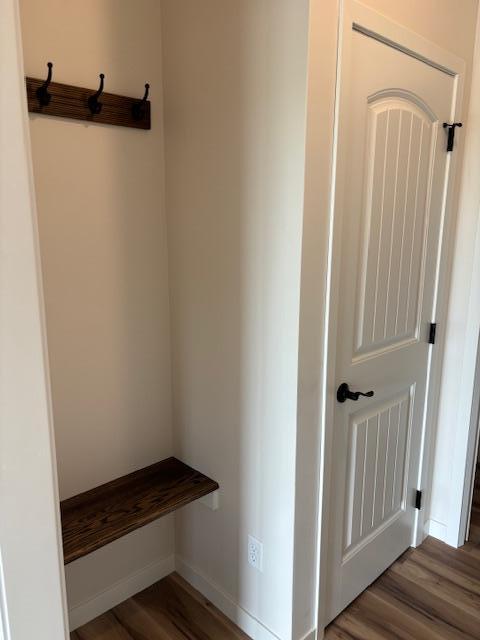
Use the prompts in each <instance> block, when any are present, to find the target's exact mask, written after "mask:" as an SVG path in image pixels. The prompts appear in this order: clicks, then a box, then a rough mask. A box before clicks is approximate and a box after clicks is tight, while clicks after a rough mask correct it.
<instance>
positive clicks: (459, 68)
mask: <svg viewBox="0 0 480 640" xmlns="http://www.w3.org/2000/svg"><path fill="white" fill-rule="evenodd" d="M354 26H355V29H356V30H360V31H362V32H363V33H365V34H369V35H371V37H375V38H376V39H378V40H380V41H381V42H383V43H385V44H387V45H389V46H392V47H394V48H397V49H399V50H401V51H402V52H404V53H406V54H407V55H411V56H413V57H415V58H417V59H418V60H421V61H422V62H424V63H426V64H430V65H431V66H434V67H436V68H438V69H441V70H442V71H445V72H447V73H448V74H449V75H451V76H452V77H453V78H454V79H455V83H456V95H455V100H454V107H453V109H452V113H451V121H452V122H457V121H459V120H460V121H461V115H462V104H463V87H464V76H465V66H466V65H465V62H464V61H463V60H462V59H461V58H459V57H457V56H455V55H454V54H452V53H450V52H448V51H446V50H444V49H442V48H441V47H439V46H437V45H436V44H434V43H431V42H429V41H428V40H426V39H424V38H422V37H421V36H419V35H418V34H416V33H414V32H412V31H410V30H409V29H406V28H405V27H402V26H400V25H398V24H396V23H394V22H392V21H390V20H388V19H387V18H385V17H384V16H382V15H380V14H378V13H377V12H375V11H373V10H371V9H369V8H367V7H365V6H364V5H361V4H359V3H358V2H356V1H355V0H341V1H340V4H339V11H338V41H337V80H336V97H335V124H334V128H335V132H334V139H333V149H332V156H333V161H332V179H331V191H330V215H329V238H328V254H329V255H328V273H327V296H326V298H327V300H326V302H327V305H326V315H327V322H326V332H325V340H324V361H323V380H322V396H323V403H322V415H321V427H320V428H321V435H320V446H321V453H320V479H319V487H320V489H319V510H318V513H319V523H318V530H319V554H318V555H319V562H318V574H317V594H318V608H317V637H318V638H321V637H323V629H324V627H325V620H326V614H325V610H324V602H325V600H326V598H325V594H326V593H328V591H327V590H328V588H329V585H328V584H327V577H326V576H327V571H326V567H327V561H326V559H327V555H328V530H329V513H330V500H331V499H332V497H333V496H331V481H330V478H331V470H332V469H331V460H332V434H333V428H334V422H333V415H334V407H335V402H336V398H335V390H336V386H337V382H338V381H337V379H336V371H335V360H336V358H335V355H336V340H337V335H336V324H337V314H338V306H339V296H340V291H339V272H340V245H339V242H340V234H339V233H336V230H337V228H339V225H341V222H342V221H341V219H340V214H339V211H341V210H342V207H341V205H340V206H338V207H337V205H339V203H340V201H341V197H342V194H341V192H340V190H339V189H338V188H337V184H341V183H342V180H338V174H337V157H338V127H339V114H340V111H341V108H342V102H341V101H342V99H344V98H342V96H341V93H340V87H341V82H342V78H343V76H344V74H345V72H346V69H345V63H344V62H343V52H344V51H345V50H346V49H345V48H346V47H348V46H350V42H351V37H352V33H353V27H354ZM346 58H347V57H346ZM347 59H348V58H347ZM457 156H458V152H455V151H454V152H453V153H451V154H449V157H448V160H447V182H446V193H445V197H444V211H443V227H442V232H441V239H440V252H439V260H438V264H437V273H436V283H435V295H434V309H435V313H434V318H432V321H436V322H437V323H438V331H437V340H436V344H435V346H434V347H433V348H432V349H431V350H430V355H429V364H428V374H427V397H426V405H425V406H426V408H425V412H424V420H423V427H422V446H421V456H420V471H419V478H418V488H421V489H422V490H423V491H424V495H425V491H426V490H427V488H428V486H429V478H430V472H431V466H432V465H431V457H432V441H433V433H432V432H433V425H434V424H435V421H436V418H437V407H438V397H439V389H440V378H441V365H442V356H443V345H444V337H445V324H446V322H445V321H446V317H447V304H448V291H449V284H450V271H451V262H452V253H453V246H454V233H453V231H454V229H455V218H456V216H455V207H454V205H455V203H456V202H457V200H458V187H459V185H458V181H457V180H456V167H457V165H458V159H457ZM425 498H426V499H425V500H424V505H427V503H428V495H425ZM425 513H426V508H425V506H424V507H423V508H422V510H420V511H418V512H417V517H416V522H415V532H414V540H412V544H413V545H414V546H417V545H418V544H420V543H421V542H422V541H423V540H424V538H425V537H426V533H425V524H426V522H425Z"/></svg>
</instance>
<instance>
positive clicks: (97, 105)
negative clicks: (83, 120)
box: [88, 73, 105, 116]
mask: <svg viewBox="0 0 480 640" xmlns="http://www.w3.org/2000/svg"><path fill="white" fill-rule="evenodd" d="M104 78H105V74H104V73H101V74H100V87H99V88H98V91H97V92H95V93H94V94H93V95H91V96H90V97H89V98H88V108H89V109H90V111H91V112H92V115H94V116H95V115H98V114H99V113H100V111H101V110H102V107H103V104H102V103H101V102H99V100H98V99H99V97H100V96H101V95H102V91H103V80H104Z"/></svg>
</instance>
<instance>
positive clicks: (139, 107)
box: [132, 82, 150, 120]
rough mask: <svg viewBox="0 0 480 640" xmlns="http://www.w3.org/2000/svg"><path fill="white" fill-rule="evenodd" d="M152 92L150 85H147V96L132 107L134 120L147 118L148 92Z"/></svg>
mask: <svg viewBox="0 0 480 640" xmlns="http://www.w3.org/2000/svg"><path fill="white" fill-rule="evenodd" d="M149 91H150V85H149V84H148V82H147V84H146V85H145V94H144V96H143V98H142V99H141V100H137V101H136V102H134V103H133V105H132V116H133V119H134V120H143V118H144V116H145V105H146V104H147V99H148V92H149Z"/></svg>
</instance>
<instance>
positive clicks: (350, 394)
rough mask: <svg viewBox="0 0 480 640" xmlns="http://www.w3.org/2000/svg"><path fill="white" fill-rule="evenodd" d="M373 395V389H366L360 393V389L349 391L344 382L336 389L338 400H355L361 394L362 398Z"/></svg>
mask: <svg viewBox="0 0 480 640" xmlns="http://www.w3.org/2000/svg"><path fill="white" fill-rule="evenodd" d="M373 395H374V393H373V391H367V392H366V393H362V392H361V391H350V388H349V386H348V384H347V383H346V382H342V384H341V385H340V386H339V387H338V389H337V400H338V402H345V401H346V400H353V401H354V402H356V401H357V400H358V399H359V398H360V396H363V397H364V398H371V397H372V396H373Z"/></svg>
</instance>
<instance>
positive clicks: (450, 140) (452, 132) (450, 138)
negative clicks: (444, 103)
mask: <svg viewBox="0 0 480 640" xmlns="http://www.w3.org/2000/svg"><path fill="white" fill-rule="evenodd" d="M457 127H463V124H462V123H461V122H454V123H452V124H449V123H448V122H444V123H443V128H444V129H448V131H447V136H448V139H447V151H453V143H454V142H455V129H456V128H457Z"/></svg>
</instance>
